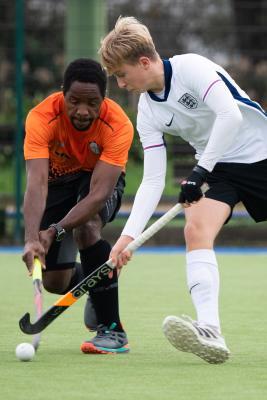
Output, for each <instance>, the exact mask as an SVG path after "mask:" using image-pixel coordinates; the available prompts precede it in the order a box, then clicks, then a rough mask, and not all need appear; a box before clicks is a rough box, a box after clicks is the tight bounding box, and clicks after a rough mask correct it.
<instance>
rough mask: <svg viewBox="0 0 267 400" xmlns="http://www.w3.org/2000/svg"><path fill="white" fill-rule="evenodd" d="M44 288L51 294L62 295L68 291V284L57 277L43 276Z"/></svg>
mask: <svg viewBox="0 0 267 400" xmlns="http://www.w3.org/2000/svg"><path fill="white" fill-rule="evenodd" d="M43 286H44V288H45V290H46V291H47V292H49V293H54V294H62V293H64V291H65V289H66V283H65V282H64V281H63V282H62V281H61V280H60V279H58V278H56V277H52V276H49V277H45V276H43Z"/></svg>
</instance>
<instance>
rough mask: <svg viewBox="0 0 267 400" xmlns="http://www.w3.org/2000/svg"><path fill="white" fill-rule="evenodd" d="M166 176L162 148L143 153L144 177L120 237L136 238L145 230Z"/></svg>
mask: <svg viewBox="0 0 267 400" xmlns="http://www.w3.org/2000/svg"><path fill="white" fill-rule="evenodd" d="M165 175H166V151H165V149H163V148H158V149H154V150H151V151H146V152H145V153H144V177H143V180H142V183H141V185H140V187H139V189H138V191H137V193H136V196H135V199H134V204H133V207H132V211H131V214H130V217H129V219H128V221H127V222H126V225H125V227H124V229H123V232H122V235H127V236H131V237H132V238H136V237H137V236H138V235H139V234H140V233H141V232H142V231H143V230H144V228H145V226H146V224H147V222H148V220H149V219H150V217H151V215H152V214H153V212H154V210H155V209H156V207H157V205H158V203H159V200H160V198H161V195H162V192H163V189H164V186H165Z"/></svg>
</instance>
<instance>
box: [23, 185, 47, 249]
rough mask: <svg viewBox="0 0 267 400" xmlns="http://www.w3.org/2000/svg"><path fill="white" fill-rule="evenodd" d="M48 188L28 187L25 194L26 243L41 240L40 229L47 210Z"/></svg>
mask: <svg viewBox="0 0 267 400" xmlns="http://www.w3.org/2000/svg"><path fill="white" fill-rule="evenodd" d="M46 197H47V188H46V187H42V188H40V187H38V190H37V189H36V188H33V187H28V188H27V189H26V192H25V196H24V207H23V213H24V223H25V243H26V242H28V241H34V240H39V230H40V223H41V220H42V216H43V213H44V210H45V203H46Z"/></svg>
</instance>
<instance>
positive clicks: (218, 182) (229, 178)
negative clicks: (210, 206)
mask: <svg viewBox="0 0 267 400" xmlns="http://www.w3.org/2000/svg"><path fill="white" fill-rule="evenodd" d="M207 183H208V184H209V186H210V189H209V190H208V191H207V192H206V193H205V197H207V198H210V199H214V200H218V201H222V202H223V203H226V204H228V205H229V206H230V207H231V209H232V210H233V208H234V206H235V205H236V204H237V203H238V202H239V201H241V202H242V203H243V204H244V206H245V208H246V210H247V211H248V213H249V215H250V216H251V217H252V218H253V219H254V220H255V221H256V222H261V221H266V220H267V159H266V160H263V161H259V162H256V163H252V164H241V163H217V164H216V166H215V168H214V170H213V171H212V172H211V173H210V174H209V176H208V179H207Z"/></svg>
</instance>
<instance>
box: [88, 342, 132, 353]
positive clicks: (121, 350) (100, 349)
mask: <svg viewBox="0 0 267 400" xmlns="http://www.w3.org/2000/svg"><path fill="white" fill-rule="evenodd" d="M81 351H82V352H83V353H85V354H124V353H129V351H130V349H129V347H128V345H125V346H123V347H119V348H118V349H108V348H106V347H97V346H95V345H94V344H93V343H91V342H88V343H82V345H81Z"/></svg>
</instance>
